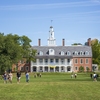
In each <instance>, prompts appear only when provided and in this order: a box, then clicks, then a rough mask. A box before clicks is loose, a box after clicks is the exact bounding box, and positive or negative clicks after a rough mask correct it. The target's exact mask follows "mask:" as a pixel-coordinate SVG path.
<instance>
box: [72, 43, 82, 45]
mask: <svg viewBox="0 0 100 100" xmlns="http://www.w3.org/2000/svg"><path fill="white" fill-rule="evenodd" d="M72 45H82V44H81V43H73V44H72Z"/></svg>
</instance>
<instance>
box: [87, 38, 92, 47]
mask: <svg viewBox="0 0 100 100" xmlns="http://www.w3.org/2000/svg"><path fill="white" fill-rule="evenodd" d="M87 43H88V46H91V38H88V41H87Z"/></svg>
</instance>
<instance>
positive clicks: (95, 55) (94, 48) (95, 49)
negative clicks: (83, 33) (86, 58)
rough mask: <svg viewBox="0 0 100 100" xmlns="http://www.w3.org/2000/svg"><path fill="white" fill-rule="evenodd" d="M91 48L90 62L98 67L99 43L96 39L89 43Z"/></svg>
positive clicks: (99, 59)
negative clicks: (91, 57)
mask: <svg viewBox="0 0 100 100" xmlns="http://www.w3.org/2000/svg"><path fill="white" fill-rule="evenodd" d="M91 47H92V56H93V59H92V62H93V64H98V65H100V42H99V40H97V39H94V40H92V41H91Z"/></svg>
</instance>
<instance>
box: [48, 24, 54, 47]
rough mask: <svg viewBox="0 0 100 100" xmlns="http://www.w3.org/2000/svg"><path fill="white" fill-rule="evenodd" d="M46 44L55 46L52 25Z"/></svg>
mask: <svg viewBox="0 0 100 100" xmlns="http://www.w3.org/2000/svg"><path fill="white" fill-rule="evenodd" d="M48 46H56V39H55V38H54V30H53V27H52V26H50V31H49V39H48Z"/></svg>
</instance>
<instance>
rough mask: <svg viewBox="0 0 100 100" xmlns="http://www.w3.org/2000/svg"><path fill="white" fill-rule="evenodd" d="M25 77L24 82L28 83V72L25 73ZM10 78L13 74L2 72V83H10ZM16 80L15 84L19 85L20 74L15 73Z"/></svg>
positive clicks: (18, 72)
mask: <svg viewBox="0 0 100 100" xmlns="http://www.w3.org/2000/svg"><path fill="white" fill-rule="evenodd" d="M25 77H26V82H29V73H28V71H26V72H25ZM12 78H13V74H12V73H11V72H9V73H8V72H6V71H5V72H4V74H3V75H2V79H3V80H4V83H8V82H10V83H12ZM16 78H17V83H18V84H19V83H20V79H21V72H20V71H17V73H16Z"/></svg>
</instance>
